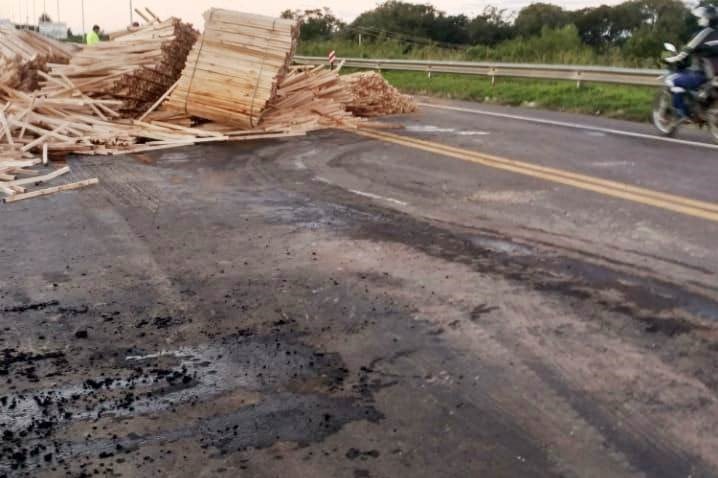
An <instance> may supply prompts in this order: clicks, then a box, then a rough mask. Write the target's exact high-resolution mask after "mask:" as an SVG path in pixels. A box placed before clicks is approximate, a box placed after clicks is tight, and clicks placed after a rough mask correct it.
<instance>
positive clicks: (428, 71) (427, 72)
mask: <svg viewBox="0 0 718 478" xmlns="http://www.w3.org/2000/svg"><path fill="white" fill-rule="evenodd" d="M426 76H428V77H429V79H431V65H429V66H427V67H426Z"/></svg>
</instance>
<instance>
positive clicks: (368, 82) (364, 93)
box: [341, 71, 416, 117]
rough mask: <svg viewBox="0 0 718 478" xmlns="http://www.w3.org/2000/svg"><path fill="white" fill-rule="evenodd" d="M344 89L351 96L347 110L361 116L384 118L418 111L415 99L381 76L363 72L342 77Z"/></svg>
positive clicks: (372, 72)
mask: <svg viewBox="0 0 718 478" xmlns="http://www.w3.org/2000/svg"><path fill="white" fill-rule="evenodd" d="M341 79H342V87H343V88H344V89H345V90H346V91H347V93H348V94H349V95H350V99H349V100H348V101H347V102H346V103H345V105H346V107H347V110H349V111H351V112H352V113H354V114H356V115H359V116H368V117H371V116H384V115H392V114H403V113H411V112H412V111H416V103H415V102H414V98H412V97H411V96H409V95H404V94H401V93H400V92H399V90H397V89H396V88H394V87H393V86H391V85H390V84H389V83H388V82H387V81H386V80H385V79H384V77H382V76H381V74H379V73H377V72H375V71H362V72H358V73H352V74H350V75H344V76H342V77H341Z"/></svg>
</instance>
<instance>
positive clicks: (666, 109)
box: [652, 90, 718, 136]
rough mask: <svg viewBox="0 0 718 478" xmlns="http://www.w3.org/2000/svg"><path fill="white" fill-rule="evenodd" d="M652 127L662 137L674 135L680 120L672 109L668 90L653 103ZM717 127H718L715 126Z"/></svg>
mask: <svg viewBox="0 0 718 478" xmlns="http://www.w3.org/2000/svg"><path fill="white" fill-rule="evenodd" d="M652 119H653V126H655V127H656V129H657V130H658V131H659V132H660V133H661V134H662V135H663V136H673V135H674V134H676V130H677V129H678V125H679V124H680V118H678V115H676V113H675V110H674V109H673V99H672V97H671V93H670V91H668V90H661V91H659V92H658V94H657V95H656V99H655V100H654V101H653V114H652ZM717 126H718V125H717Z"/></svg>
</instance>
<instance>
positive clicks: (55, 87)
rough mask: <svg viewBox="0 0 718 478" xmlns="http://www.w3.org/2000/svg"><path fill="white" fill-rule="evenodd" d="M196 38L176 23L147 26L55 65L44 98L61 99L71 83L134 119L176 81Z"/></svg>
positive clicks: (194, 34) (90, 48)
mask: <svg viewBox="0 0 718 478" xmlns="http://www.w3.org/2000/svg"><path fill="white" fill-rule="evenodd" d="M197 37H198V33H197V32H196V31H195V30H194V29H193V28H192V26H191V25H190V24H187V23H182V22H181V21H180V20H179V19H177V18H170V19H169V20H166V21H163V22H160V23H153V24H150V25H145V26H143V27H140V28H139V29H136V30H135V31H133V32H130V33H128V34H126V35H123V36H121V37H119V38H117V39H116V40H114V41H110V42H100V43H98V44H95V45H92V46H88V47H85V48H84V49H83V50H82V51H81V52H80V53H78V54H76V55H74V56H73V57H72V59H71V61H70V63H69V64H67V65H51V66H52V70H51V73H50V78H46V80H47V81H46V82H45V84H44V87H43V89H42V93H43V94H45V95H47V96H48V97H56V96H62V95H64V94H65V93H67V91H68V81H70V82H72V84H73V85H75V87H77V91H78V92H80V93H82V94H83V95H85V96H87V97H89V98H93V99H105V100H107V99H111V100H118V99H119V100H121V102H122V103H121V105H120V106H119V108H118V113H120V115H121V116H123V117H136V116H137V115H138V114H141V113H142V112H144V111H145V110H147V109H148V108H149V107H150V106H151V105H152V104H154V103H155V102H156V101H157V99H159V98H160V97H162V95H163V94H164V93H165V92H166V91H167V90H168V89H169V88H170V87H171V86H172V85H173V84H174V83H176V82H177V80H178V79H179V77H180V74H181V73H182V70H183V69H184V66H185V62H186V60H187V55H188V54H189V51H190V50H191V48H192V46H193V45H194V43H195V41H196V40H197Z"/></svg>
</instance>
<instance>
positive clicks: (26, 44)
mask: <svg viewBox="0 0 718 478" xmlns="http://www.w3.org/2000/svg"><path fill="white" fill-rule="evenodd" d="M73 52H74V49H73V47H71V46H68V45H64V44H62V43H60V42H57V41H55V40H52V39H50V38H46V37H44V36H42V35H40V34H38V33H35V32H33V31H29V30H18V29H16V28H15V27H13V26H10V25H6V26H1V27H0V85H4V86H6V87H9V88H14V89H18V90H22V91H33V90H35V89H37V87H38V82H39V79H40V78H39V77H38V74H37V73H38V71H47V70H48V63H56V64H59V63H67V62H68V61H69V60H70V58H71V57H72V54H73ZM0 95H2V93H0Z"/></svg>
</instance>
